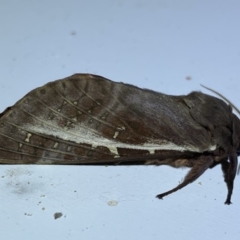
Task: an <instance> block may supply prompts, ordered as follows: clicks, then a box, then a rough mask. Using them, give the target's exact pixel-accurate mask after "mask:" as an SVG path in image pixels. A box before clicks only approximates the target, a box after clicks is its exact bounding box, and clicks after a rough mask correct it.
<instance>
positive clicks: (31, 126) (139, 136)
mask: <svg viewBox="0 0 240 240" xmlns="http://www.w3.org/2000/svg"><path fill="white" fill-rule="evenodd" d="M122 85H123V84H117V85H116V83H113V82H111V81H108V80H107V79H105V78H102V77H99V76H93V75H89V74H76V75H74V76H71V77H69V78H66V79H63V80H58V81H55V82H50V83H48V84H46V85H44V86H43V87H40V88H37V89H35V90H33V91H31V92H30V93H28V94H27V95H26V96H25V97H24V98H22V99H21V100H20V101H18V102H17V103H16V104H15V105H14V106H13V107H11V108H8V109H6V110H5V112H4V113H2V115H1V119H0V163H20V164H21V163H38V164H52V163H53V164H89V163H100V164H101V163H105V162H106V163H108V162H117V161H124V159H125V161H130V160H131V159H132V160H146V157H147V156H149V155H151V156H150V158H154V156H155V149H156V146H157V145H155V144H152V143H151V144H150V142H149V138H150V137H151V135H152V133H151V131H150V128H149V127H148V126H147V125H148V123H147V124H146V123H144V120H141V116H139V113H138V111H139V109H127V112H128V113H129V116H126V106H124V104H123V103H122V102H121V101H120V99H118V98H117V96H116V95H117V92H118V91H122V89H121V87H122ZM126 89H127V88H126ZM126 118H127V119H126ZM128 118H132V120H131V121H129V120H128ZM136 123H137V124H136ZM140 128H141V129H140ZM147 128H149V129H147ZM148 142H149V144H148ZM166 154H167V152H166Z"/></svg>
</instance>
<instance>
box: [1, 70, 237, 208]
mask: <svg viewBox="0 0 240 240" xmlns="http://www.w3.org/2000/svg"><path fill="white" fill-rule="evenodd" d="M239 133H240V121H239V119H238V118H237V117H236V116H235V115H234V114H233V113H232V111H231V108H230V107H229V106H228V105H227V104H226V103H225V102H223V101H222V100H221V99H218V98H216V97H212V96H209V95H207V94H203V93H201V92H192V93H190V94H189V95H186V96H171V95H166V94H162V93H158V92H154V91H151V90H146V89H141V88H138V87H135V86H132V85H129V84H123V83H116V82H113V81H110V80H108V79H106V78H103V77H100V76H96V75H90V74H75V75H73V76H70V77H68V78H65V79H62V80H57V81H54V82H50V83H48V84H46V85H44V86H42V87H40V88H37V89H34V90H33V91H31V92H30V93H28V94H27V95H26V96H24V97H23V98H22V99H21V100H19V101H18V102H17V103H16V104H15V105H14V106H12V107H10V108H8V109H6V110H5V111H4V112H3V113H2V114H1V115H0V162H1V163H6V164H26V163H35V164H115V165H118V164H155V165H169V166H173V167H180V166H187V167H190V168H191V170H190V171H189V173H188V174H187V176H186V177H185V180H184V181H183V182H182V183H181V184H180V185H179V186H177V187H176V188H174V189H172V190H170V191H168V192H166V193H163V194H159V195H158V196H157V197H159V198H162V197H163V196H166V195H167V194H170V193H172V192H174V191H176V190H178V189H180V188H182V187H184V186H186V185H187V184H189V183H190V182H192V181H194V180H196V179H197V178H198V177H199V176H200V175H201V174H203V172H204V171H205V170H206V169H208V168H210V167H213V166H214V165H217V164H222V166H224V167H223V171H224V176H225V181H226V183H227V187H228V197H227V200H226V203H227V204H229V203H230V200H231V194H232V190H233V181H234V177H235V174H236V164H237V155H236V152H237V148H239V138H240V137H239V136H240V134H239Z"/></svg>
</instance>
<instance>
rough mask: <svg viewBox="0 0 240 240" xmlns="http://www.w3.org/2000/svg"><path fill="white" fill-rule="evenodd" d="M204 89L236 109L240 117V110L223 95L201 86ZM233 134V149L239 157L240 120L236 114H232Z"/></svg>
mask: <svg viewBox="0 0 240 240" xmlns="http://www.w3.org/2000/svg"><path fill="white" fill-rule="evenodd" d="M201 86H202V87H204V88H206V89H207V90H209V91H211V92H213V93H215V94H217V95H218V96H219V97H220V98H222V99H223V100H224V101H226V102H227V103H228V104H229V106H231V107H232V109H234V110H235V111H236V112H237V114H238V116H240V110H239V109H238V108H237V107H236V106H235V105H234V104H233V103H232V102H231V101H230V100H228V99H227V98H226V97H224V96H223V95H222V94H221V93H219V92H217V91H215V90H213V89H211V88H208V87H206V86H203V85H202V84H201ZM232 115H233V116H232V124H233V126H232V132H233V137H232V141H233V147H234V149H237V155H238V156H239V155H240V119H239V118H238V117H237V116H236V115H235V114H232Z"/></svg>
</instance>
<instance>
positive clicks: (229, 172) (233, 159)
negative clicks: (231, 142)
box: [221, 153, 238, 205]
mask: <svg viewBox="0 0 240 240" xmlns="http://www.w3.org/2000/svg"><path fill="white" fill-rule="evenodd" d="M221 164H222V170H223V176H224V181H225V182H226V184H227V188H228V194H227V199H226V201H225V204H228V205H229V204H231V196H232V192H233V184H234V179H235V176H236V172H237V166H238V158H237V154H236V153H234V154H231V155H230V157H229V162H228V161H224V162H222V163H221Z"/></svg>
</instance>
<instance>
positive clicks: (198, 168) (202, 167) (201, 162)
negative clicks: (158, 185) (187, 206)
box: [156, 156, 214, 199]
mask: <svg viewBox="0 0 240 240" xmlns="http://www.w3.org/2000/svg"><path fill="white" fill-rule="evenodd" d="M192 162H193V164H194V165H193V167H192V168H191V170H190V171H189V172H188V174H187V175H186V177H185V178H184V181H183V182H182V183H180V184H179V185H178V186H177V187H175V188H173V189H172V190H170V191H167V192H165V193H162V194H159V195H157V196H156V197H157V198H159V199H162V198H163V197H165V196H167V195H169V194H171V193H173V192H176V191H178V190H179V189H181V188H183V187H185V186H187V185H188V184H189V183H192V182H193V181H195V180H196V179H197V178H198V177H199V176H201V175H202V174H203V173H204V172H205V171H206V170H207V169H208V168H209V167H210V166H211V165H212V164H213V162H214V160H213V158H212V157H210V156H200V157H199V158H196V159H195V160H193V161H192Z"/></svg>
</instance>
